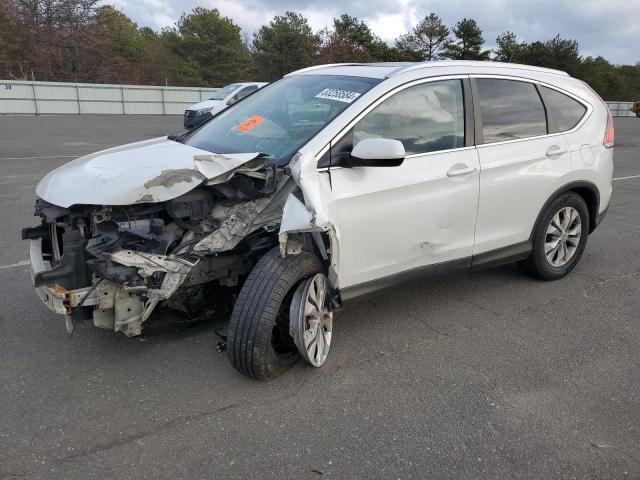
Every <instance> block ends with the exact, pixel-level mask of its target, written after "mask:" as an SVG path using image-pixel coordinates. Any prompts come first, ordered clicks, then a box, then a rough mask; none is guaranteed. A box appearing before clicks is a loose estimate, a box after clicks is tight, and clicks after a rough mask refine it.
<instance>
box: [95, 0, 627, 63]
mask: <svg viewBox="0 0 640 480" xmlns="http://www.w3.org/2000/svg"><path fill="white" fill-rule="evenodd" d="M106 3H111V4H113V5H115V6H116V7H117V8H119V9H120V10H122V11H124V12H125V13H126V14H127V15H129V16H130V17H131V18H133V20H134V21H136V22H137V23H138V25H145V26H150V27H152V28H154V29H160V28H162V27H165V26H171V25H173V24H174V23H175V21H176V20H177V19H178V18H179V17H180V15H181V13H182V12H184V11H190V10H191V9H192V8H194V7H196V6H201V7H207V8H213V7H215V8H217V9H219V10H220V11H221V12H222V13H223V14H224V15H225V16H227V17H230V18H231V19H233V21H234V22H235V23H236V24H237V25H239V26H240V27H241V28H242V33H243V35H248V36H249V38H251V36H252V35H253V33H254V32H255V31H257V30H258V29H259V28H260V26H261V25H263V24H265V23H268V21H269V20H270V19H271V18H273V16H274V15H277V14H282V13H283V12H284V11H286V10H293V11H296V12H301V13H303V14H304V15H305V16H306V17H307V18H308V19H309V21H310V23H311V26H312V27H313V28H314V29H316V30H318V29H321V28H323V27H325V26H329V25H330V24H331V22H332V19H333V18H334V17H335V16H338V15H340V14H341V13H349V14H350V15H355V16H357V17H359V18H362V19H364V20H365V21H366V22H367V23H368V24H369V26H370V27H371V28H372V29H373V31H374V32H375V33H376V34H377V35H379V36H380V37H382V39H383V40H386V41H387V42H390V43H391V42H392V41H393V39H394V38H396V37H397V36H398V35H400V34H402V33H405V32H406V31H408V30H409V29H410V28H411V27H412V26H413V25H415V23H416V22H417V21H418V20H419V19H420V18H422V17H424V16H425V15H427V14H428V13H430V12H435V13H436V14H437V15H439V16H440V17H441V18H442V19H443V20H444V22H445V23H446V24H447V25H449V26H451V25H453V24H455V23H456V22H457V21H458V20H460V19H461V18H463V17H470V18H474V19H475V20H476V21H477V22H478V24H479V25H480V28H482V29H483V31H484V37H485V40H486V42H487V46H488V47H493V46H494V45H495V38H496V36H497V35H498V34H499V33H500V32H504V31H505V30H511V31H513V32H515V33H516V34H517V35H518V36H519V37H520V38H521V39H522V40H526V41H528V42H531V41H535V40H547V39H550V38H552V37H554V36H555V35H556V34H558V33H560V34H561V35H562V36H563V37H565V38H574V39H576V40H578V42H579V43H580V50H581V53H582V54H583V55H592V56H598V55H602V56H603V57H605V58H607V59H609V60H610V61H612V62H614V63H626V64H633V63H636V62H638V61H640V0H353V1H345V0H107V1H106Z"/></svg>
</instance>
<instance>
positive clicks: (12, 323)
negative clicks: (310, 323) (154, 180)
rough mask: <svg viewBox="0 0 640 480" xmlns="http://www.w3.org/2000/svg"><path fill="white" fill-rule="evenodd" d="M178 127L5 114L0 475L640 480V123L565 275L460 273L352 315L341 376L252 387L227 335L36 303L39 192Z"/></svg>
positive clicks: (336, 362) (623, 134)
mask: <svg viewBox="0 0 640 480" xmlns="http://www.w3.org/2000/svg"><path fill="white" fill-rule="evenodd" d="M180 127H181V118H180V117H143V116H139V117H138V116H135V117H133V116H132V117H118V116H104V117H100V116H95V117H91V116H43V117H27V116H25V117H11V116H0V218H2V224H1V227H0V246H1V247H2V248H1V249H0V347H1V348H0V365H1V366H2V368H1V369H0V406H1V408H0V480H2V479H9V478H10V479H48V480H51V479H65V480H69V479H76V478H77V479H114V478H117V479H146V478H148V479H158V480H159V479H183V478H184V479H217V478H262V479H269V478H295V479H307V478H308V479H318V478H336V479H353V478H510V479H513V478H531V479H541V478H566V479H571V478H579V479H584V478H593V479H608V478H611V479H624V478H629V479H634V478H635V479H637V478H640V376H639V371H640V348H639V347H640V321H639V320H640V319H639V316H640V315H639V311H640V294H639V292H640V208H639V205H640V178H638V177H633V176H637V175H640V120H637V119H635V118H625V119H617V120H616V143H617V147H616V151H615V157H614V158H615V164H616V165H615V173H614V177H632V178H623V179H620V180H617V181H615V182H614V195H613V200H612V204H611V208H610V211H609V213H608V216H607V217H606V218H605V220H604V222H603V224H602V225H601V226H600V227H599V228H598V229H597V230H596V232H595V233H594V234H593V235H592V236H591V237H590V239H589V243H588V245H587V249H586V251H585V253H584V256H583V258H582V260H581V262H580V263H579V265H578V266H577V268H576V269H575V270H574V272H573V273H572V274H571V275H569V276H568V277H567V278H565V279H563V280H560V281H557V282H552V283H547V282H541V281H536V280H533V279H530V278H528V277H526V276H525V275H524V274H522V273H520V271H519V270H518V269H517V268H516V267H514V266H504V267H501V268H497V269H494V270H487V271H483V272H479V273H475V274H473V275H448V276H442V277H438V278H433V279H429V280H427V281H423V282H421V283H416V284H413V285H411V286H409V287H405V288H402V289H396V290H393V291H390V292H387V293H385V294H382V295H379V296H377V297H374V298H373V299H371V300H369V301H366V302H362V303H360V304H358V305H355V306H353V307H351V308H348V309H346V310H344V311H342V312H340V313H339V314H338V315H337V317H336V322H335V325H334V335H335V336H334V344H333V346H332V352H331V354H330V356H329V359H328V361H327V364H326V365H325V367H323V368H321V369H314V368H312V367H309V366H306V365H304V364H302V363H299V364H297V365H296V366H295V367H294V368H293V369H292V370H291V371H290V372H288V373H287V374H286V375H284V376H283V377H281V378H279V379H278V380H276V381H274V382H272V383H269V384H263V383H256V382H253V381H250V380H248V379H246V378H244V377H243V376H241V375H240V374H238V373H237V372H236V371H234V370H233V369H232V367H231V366H230V365H229V363H228V361H227V359H226V356H225V355H224V354H220V353H217V352H216V350H215V343H216V340H217V338H216V336H215V334H214V332H213V329H212V327H211V325H208V324H201V325H199V326H197V327H194V328H191V329H189V330H186V331H182V332H177V333H167V334H159V335H154V336H149V337H147V338H146V339H143V340H140V339H128V338H125V337H124V336H122V335H120V334H118V335H116V334H114V333H112V332H109V331H105V330H99V329H96V328H93V327H91V326H89V325H87V327H86V328H78V329H77V330H76V333H75V334H74V335H73V336H72V337H71V338H68V337H67V335H66V332H65V330H64V327H63V322H62V320H61V319H60V318H58V317H56V316H54V315H53V314H51V313H49V311H48V310H47V309H46V308H45V307H44V305H42V304H41V303H40V301H39V300H38V298H37V297H36V295H35V293H34V292H33V290H32V287H31V282H30V278H29V273H28V268H29V267H28V265H25V262H24V261H25V260H26V259H27V244H26V243H25V242H21V241H20V228H21V227H23V226H26V225H30V224H33V222H34V218H33V217H32V204H33V200H34V188H35V185H36V183H37V182H38V180H39V179H40V178H41V177H42V176H43V175H44V174H45V173H47V172H48V171H49V170H51V169H53V168H55V167H57V166H59V165H61V164H63V163H64V162H66V161H69V160H71V159H72V158H74V157H75V156H79V155H82V154H85V153H89V152H92V151H95V150H98V149H101V148H105V147H107V146H110V145H117V144H122V143H126V142H129V141H134V140H139V139H143V138H150V137H154V136H158V135H162V134H166V133H171V132H175V131H180Z"/></svg>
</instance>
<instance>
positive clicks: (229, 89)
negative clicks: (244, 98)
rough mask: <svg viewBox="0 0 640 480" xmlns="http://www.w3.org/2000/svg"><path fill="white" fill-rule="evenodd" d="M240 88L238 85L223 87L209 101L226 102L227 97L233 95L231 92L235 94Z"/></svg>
mask: <svg viewBox="0 0 640 480" xmlns="http://www.w3.org/2000/svg"><path fill="white" fill-rule="evenodd" d="M239 86H240V84H238V83H232V84H231V85H227V86H226V87H222V88H221V89H220V90H218V91H217V92H216V93H215V94H214V95H213V97H211V98H210V99H209V100H224V99H225V98H227V95H229V94H231V92H233V91H234V90H235V89H236V88H238V87H239Z"/></svg>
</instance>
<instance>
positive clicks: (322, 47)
mask: <svg viewBox="0 0 640 480" xmlns="http://www.w3.org/2000/svg"><path fill="white" fill-rule="evenodd" d="M496 44H497V47H496V48H495V49H493V50H489V49H485V48H484V45H485V38H484V37H483V32H482V29H481V28H480V27H479V26H478V24H477V23H476V21H475V20H473V19H470V18H463V19H462V20H460V21H459V22H457V23H456V24H455V25H453V26H451V27H448V26H447V25H445V24H444V22H443V21H442V20H441V19H440V18H439V17H438V16H437V15H436V14H435V13H430V14H428V15H426V16H425V17H424V18H423V19H422V20H420V21H419V22H418V23H417V25H415V26H414V27H413V28H412V30H411V31H410V32H408V33H406V34H404V35H401V36H400V37H399V38H397V39H396V40H395V41H394V42H393V44H392V45H389V44H388V43H386V42H384V41H383V40H381V38H380V37H378V36H377V35H376V34H375V33H374V32H373V31H372V30H371V28H370V27H369V26H368V25H367V24H366V23H365V22H364V21H362V20H361V19H359V18H356V17H353V16H350V15H347V14H343V15H341V16H340V17H338V18H335V19H334V20H333V25H331V27H327V28H324V29H322V30H320V31H314V30H313V29H312V28H311V26H310V25H309V21H308V19H307V18H305V17H304V16H303V15H302V14H300V13H296V12H291V11H288V12H286V13H284V14H283V15H276V16H275V17H274V18H273V19H272V20H271V21H270V22H269V23H268V24H267V25H264V26H262V27H261V28H260V29H259V30H258V31H257V32H256V33H255V34H254V35H253V37H252V38H249V37H248V36H244V37H243V35H242V32H241V30H240V27H239V26H238V25H237V24H236V23H235V22H234V21H233V20H232V19H230V18H227V17H225V16H223V15H222V14H221V13H220V12H219V11H218V10H217V9H215V8H212V9H207V8H201V7H197V8H195V9H193V10H192V11H191V12H188V13H184V14H183V15H182V16H181V17H180V19H179V20H178V21H177V22H176V24H175V25H174V26H173V27H170V28H165V29H163V30H162V31H160V32H156V31H154V30H153V29H151V28H149V27H139V26H138V25H136V24H135V23H134V22H133V21H132V20H131V19H130V18H129V17H127V16H126V15H125V14H124V13H122V12H120V11H118V10H117V9H116V8H114V7H112V6H109V5H102V2H101V1H100V0H0V78H5V79H25V80H32V79H35V80H48V81H74V82H91V83H122V84H151V85H158V84H168V85H179V86H212V87H218V86H222V85H224V84H227V83H230V82H235V81H242V80H262V81H271V80H275V79H277V78H280V77H281V76H283V75H285V74H287V73H289V72H291V71H293V70H297V69H299V68H304V67H307V66H310V65H317V64H323V63H340V62H389V61H431V60H440V59H456V60H458V59H460V60H494V61H499V62H513V63H524V64H529V65H537V66H543V67H549V68H557V69H560V70H564V71H566V72H568V73H569V74H570V75H572V76H574V77H577V78H580V79H583V80H585V81H586V82H587V83H589V84H590V85H591V87H592V88H594V89H595V90H596V91H597V92H598V93H599V94H600V95H601V96H602V97H603V98H605V99H607V100H631V99H638V98H640V62H638V63H636V64H635V65H614V64H612V63H611V62H609V61H607V60H606V59H605V58H603V57H596V58H594V57H590V56H588V57H583V56H581V55H580V51H579V48H578V42H577V41H576V40H572V39H566V38H562V37H561V36H560V35H557V36H556V37H554V38H552V39H549V40H546V41H535V42H531V43H527V42H524V41H521V40H520V39H519V38H518V37H517V35H516V34H515V33H513V32H509V31H507V32H504V33H502V34H500V35H499V36H498V38H497V39H496Z"/></svg>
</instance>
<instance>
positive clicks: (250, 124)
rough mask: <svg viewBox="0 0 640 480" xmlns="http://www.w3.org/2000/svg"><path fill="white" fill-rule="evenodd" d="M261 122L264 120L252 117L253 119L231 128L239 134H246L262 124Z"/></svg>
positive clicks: (257, 116)
mask: <svg viewBox="0 0 640 480" xmlns="http://www.w3.org/2000/svg"><path fill="white" fill-rule="evenodd" d="M262 120H264V118H262V117H261V116H260V115H254V116H253V117H249V118H247V119H246V120H245V121H244V122H242V123H239V124H238V125H236V126H235V127H233V128H234V129H235V130H237V131H239V132H242V133H247V132H248V131H249V130H251V129H252V128H256V127H257V126H258V125H260V124H261V123H262Z"/></svg>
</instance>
